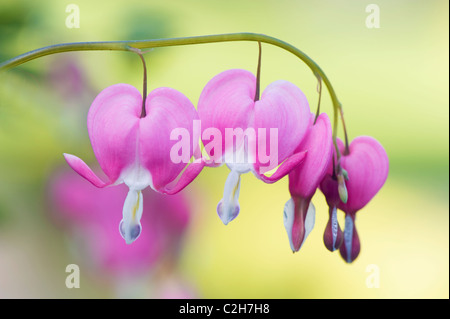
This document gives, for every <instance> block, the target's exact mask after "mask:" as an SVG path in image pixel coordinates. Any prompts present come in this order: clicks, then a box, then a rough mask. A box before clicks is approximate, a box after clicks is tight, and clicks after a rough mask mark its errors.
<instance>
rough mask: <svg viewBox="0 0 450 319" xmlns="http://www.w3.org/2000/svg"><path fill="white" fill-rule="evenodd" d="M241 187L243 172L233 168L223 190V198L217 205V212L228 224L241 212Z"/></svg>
mask: <svg viewBox="0 0 450 319" xmlns="http://www.w3.org/2000/svg"><path fill="white" fill-rule="evenodd" d="M240 189H241V174H240V173H238V172H237V171H235V170H232V171H231V172H230V174H228V177H227V180H226V182H225V187H224V191H223V198H222V200H221V201H220V203H219V205H218V206H217V212H218V214H219V217H220V219H221V220H222V222H223V223H224V224H225V225H227V224H228V223H229V222H230V221H232V220H233V219H234V218H236V216H237V214H238V213H239V191H240Z"/></svg>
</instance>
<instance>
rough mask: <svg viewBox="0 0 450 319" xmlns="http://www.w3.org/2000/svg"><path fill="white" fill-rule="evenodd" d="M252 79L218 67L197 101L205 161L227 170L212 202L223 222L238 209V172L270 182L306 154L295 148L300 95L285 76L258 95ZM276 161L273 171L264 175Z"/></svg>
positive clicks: (300, 124) (303, 103)
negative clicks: (216, 200)
mask: <svg viewBox="0 0 450 319" xmlns="http://www.w3.org/2000/svg"><path fill="white" fill-rule="evenodd" d="M256 81H257V80H256V78H255V76H254V75H253V74H252V73H251V72H249V71H246V70H241V69H233V70H228V71H225V72H222V73H220V74H218V75H216V76H215V77H214V78H213V79H211V80H210V81H209V82H208V84H207V85H206V86H205V88H204V89H203V91H202V93H201V96H200V99H199V103H198V112H199V117H200V120H201V123H202V129H203V132H202V142H203V144H204V145H205V151H206V152H207V154H208V156H209V157H210V162H209V165H211V166H214V165H220V164H223V163H225V164H226V165H227V166H228V168H229V169H230V170H231V172H230V174H229V175H228V178H227V180H226V182H225V189H224V194H223V198H222V200H221V201H220V203H219V204H218V206H217V213H218V215H219V217H220V218H221V220H222V222H223V223H224V224H225V225H227V224H228V223H229V222H230V221H232V220H233V219H234V218H236V216H237V215H238V214H239V202H238V198H239V190H240V176H241V174H244V173H248V172H253V173H254V175H255V176H256V177H257V178H259V179H261V180H262V181H264V182H266V183H273V182H276V181H278V180H279V179H281V178H282V177H283V176H285V175H286V174H288V173H289V172H290V171H291V170H292V168H294V167H295V166H297V165H298V164H299V163H300V162H301V161H302V160H303V158H304V156H305V154H304V153H295V152H294V151H295V149H296V147H297V146H298V145H299V144H300V142H301V141H302V140H303V138H304V136H305V134H306V131H307V128H308V122H309V120H310V112H309V106H308V101H307V99H306V97H305V95H304V94H303V92H302V91H301V90H300V89H299V88H298V87H296V86H295V85H294V84H292V83H290V82H287V81H276V82H273V83H271V84H270V85H269V86H268V87H267V88H266V89H265V90H264V92H263V93H262V96H261V99H259V100H257V99H255V92H256ZM255 100H256V101H255ZM211 144H212V145H213V146H211ZM268 150H269V152H268ZM279 164H281V165H280V166H279V167H278V169H277V170H276V171H275V173H273V174H272V175H271V176H267V175H265V173H267V172H269V171H271V170H274V169H275V168H277V166H278V165H279Z"/></svg>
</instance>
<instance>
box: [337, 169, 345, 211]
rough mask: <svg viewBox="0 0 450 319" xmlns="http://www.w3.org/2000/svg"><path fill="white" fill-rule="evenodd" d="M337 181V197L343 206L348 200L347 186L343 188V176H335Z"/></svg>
mask: <svg viewBox="0 0 450 319" xmlns="http://www.w3.org/2000/svg"><path fill="white" fill-rule="evenodd" d="M337 180H338V192H339V197H340V199H341V201H342V202H343V203H344V204H345V203H347V200H348V192H347V186H345V180H344V176H343V175H342V174H339V175H338V176H337Z"/></svg>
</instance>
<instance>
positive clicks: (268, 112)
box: [254, 80, 310, 173]
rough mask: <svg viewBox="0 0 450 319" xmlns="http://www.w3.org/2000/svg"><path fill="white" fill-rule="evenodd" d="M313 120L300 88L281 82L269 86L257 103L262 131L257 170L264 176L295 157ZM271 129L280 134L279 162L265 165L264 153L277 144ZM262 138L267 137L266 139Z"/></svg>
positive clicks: (257, 125)
mask: <svg viewBox="0 0 450 319" xmlns="http://www.w3.org/2000/svg"><path fill="white" fill-rule="evenodd" d="M309 121H310V111H309V104H308V101H307V99H306V97H305V95H304V94H303V92H302V91H301V90H300V89H299V88H298V87H297V86H295V85H294V84H292V83H290V82H288V81H281V80H280V81H275V82H273V83H271V84H270V85H269V86H267V88H266V89H265V90H264V92H263V94H262V96H261V99H260V100H259V101H257V102H256V104H255V123H254V127H255V129H257V130H258V139H257V141H258V144H257V145H258V150H257V152H258V156H257V157H256V164H255V168H256V170H257V171H260V172H261V173H264V172H267V171H269V170H272V169H274V168H275V167H277V166H278V165H279V164H280V163H282V162H283V161H284V160H285V159H286V158H288V157H289V156H290V155H292V154H293V153H294V151H295V149H296V148H297V146H298V145H299V144H300V143H301V142H302V140H303V138H304V137H305V135H306V132H307V129H308V124H309ZM260 128H265V129H266V130H265V132H264V131H262V132H261V130H260ZM270 129H276V130H277V131H278V138H277V140H276V141H275V142H276V143H278V144H277V145H276V150H277V161H276V162H275V163H273V162H272V161H270V163H264V162H262V159H263V158H262V155H261V154H263V155H266V154H267V153H268V150H271V147H272V148H273V145H270V144H272V143H273V141H272V142H271V141H270V140H271V139H270V135H273V133H272V132H271V130H270ZM261 135H265V138H263V136H261ZM264 153H265V154H264ZM270 153H272V150H271V152H270ZM271 155H272V154H271Z"/></svg>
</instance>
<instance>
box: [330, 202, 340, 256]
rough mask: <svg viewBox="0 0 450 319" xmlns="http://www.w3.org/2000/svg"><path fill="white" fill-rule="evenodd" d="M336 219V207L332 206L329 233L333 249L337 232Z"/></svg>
mask: <svg viewBox="0 0 450 319" xmlns="http://www.w3.org/2000/svg"><path fill="white" fill-rule="evenodd" d="M338 227H339V224H338V220H337V209H336V207H333V211H332V212H331V234H332V235H333V249H336V239H337V234H338Z"/></svg>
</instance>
